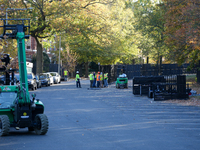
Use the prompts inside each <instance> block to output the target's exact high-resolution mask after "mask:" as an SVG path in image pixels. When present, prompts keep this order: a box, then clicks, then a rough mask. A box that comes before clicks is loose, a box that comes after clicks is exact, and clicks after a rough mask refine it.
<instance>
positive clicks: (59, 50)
mask: <svg viewBox="0 0 200 150" xmlns="http://www.w3.org/2000/svg"><path fill="white" fill-rule="evenodd" d="M60 50H61V36H60V41H59V59H58V74H59V75H60Z"/></svg>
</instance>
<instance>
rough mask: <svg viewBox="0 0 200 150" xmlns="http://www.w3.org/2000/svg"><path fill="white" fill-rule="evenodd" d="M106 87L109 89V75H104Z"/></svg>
mask: <svg viewBox="0 0 200 150" xmlns="http://www.w3.org/2000/svg"><path fill="white" fill-rule="evenodd" d="M104 87H108V73H105V74H104Z"/></svg>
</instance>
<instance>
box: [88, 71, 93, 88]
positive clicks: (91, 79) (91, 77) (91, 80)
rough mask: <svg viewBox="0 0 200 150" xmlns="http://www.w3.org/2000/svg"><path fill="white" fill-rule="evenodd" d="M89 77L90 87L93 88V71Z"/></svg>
mask: <svg viewBox="0 0 200 150" xmlns="http://www.w3.org/2000/svg"><path fill="white" fill-rule="evenodd" d="M89 78H90V88H92V84H93V82H94V76H93V72H91V73H90V75H89Z"/></svg>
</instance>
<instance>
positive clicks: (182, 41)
mask: <svg viewBox="0 0 200 150" xmlns="http://www.w3.org/2000/svg"><path fill="white" fill-rule="evenodd" d="M2 4H4V6H5V8H4V10H3V11H1V14H2V13H4V15H5V9H6V8H29V7H32V8H33V10H32V12H31V13H30V12H29V11H24V12H23V13H22V12H21V13H20V17H21V18H30V19H31V32H30V34H31V36H33V37H34V38H35V39H36V41H37V58H36V60H37V67H36V68H37V73H40V72H42V62H43V61H42V59H43V58H42V51H43V47H44V46H45V45H43V42H42V39H46V40H51V41H52V42H55V35H56V36H57V37H58V39H59V37H60V36H61V39H62V41H61V47H62V48H63V52H62V53H61V59H62V61H63V62H66V63H67V61H66V60H68V59H69V58H68V56H67V55H69V56H70V57H72V58H73V57H74V58H76V59H71V60H73V63H83V62H84V63H85V66H86V67H87V65H88V62H92V61H93V62H96V63H98V62H100V63H101V64H116V63H117V62H119V63H126V64H127V63H130V62H131V61H132V59H137V58H138V57H150V58H152V62H158V60H159V58H160V56H162V57H164V59H165V61H167V60H168V62H178V63H180V64H181V63H183V62H191V63H192V64H195V63H197V61H198V60H199V55H200V54H199V35H200V33H199V29H200V28H199V9H200V8H199V2H198V1H197V0H163V1H160V0H157V1H151V0H137V1H132V0H71V1H66V0H61V1H60V0H59V1H58V0H52V1H49V0H38V1H33V0H26V1H24V0H18V1H12V0H3V1H2ZM11 42H12V41H8V42H1V44H2V45H1V46H2V47H1V48H2V51H6V50H7V51H10V50H11V49H14V48H7V49H6V46H9V45H10V44H8V43H11ZM56 43H57V44H56V45H57V46H56V47H57V50H58V48H59V46H58V41H56ZM13 45H14V44H13ZM15 45H16V44H15ZM46 45H48V44H46ZM49 46H50V44H49ZM55 53H57V54H58V51H56V52H55ZM66 66H67V65H66ZM72 68H73V67H72Z"/></svg>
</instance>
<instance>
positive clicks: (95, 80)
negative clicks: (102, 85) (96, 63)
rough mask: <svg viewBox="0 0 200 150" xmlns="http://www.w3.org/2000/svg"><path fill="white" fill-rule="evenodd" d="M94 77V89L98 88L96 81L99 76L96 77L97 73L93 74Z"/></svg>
mask: <svg viewBox="0 0 200 150" xmlns="http://www.w3.org/2000/svg"><path fill="white" fill-rule="evenodd" d="M93 77H94V80H93V85H92V87H96V79H97V76H96V73H95V72H94V73H93Z"/></svg>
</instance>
